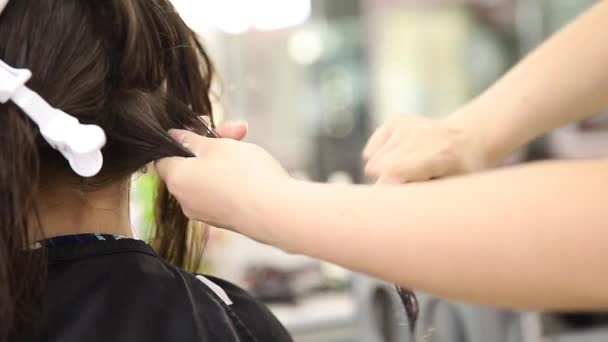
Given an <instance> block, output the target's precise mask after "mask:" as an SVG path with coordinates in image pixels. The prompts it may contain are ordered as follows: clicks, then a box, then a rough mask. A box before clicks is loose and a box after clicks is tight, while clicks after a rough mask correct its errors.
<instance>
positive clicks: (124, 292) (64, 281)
mask: <svg viewBox="0 0 608 342" xmlns="http://www.w3.org/2000/svg"><path fill="white" fill-rule="evenodd" d="M49 263H50V264H49V282H48V290H47V291H46V293H45V296H44V300H43V303H44V304H43V305H42V307H43V310H42V312H43V313H42V314H41V316H42V317H41V318H40V319H37V320H36V321H37V323H38V324H39V326H41V328H40V327H39V329H34V328H29V329H27V330H29V331H24V332H23V333H24V334H21V336H23V337H22V338H20V339H23V340H27V341H32V340H35V341H45V342H47V341H48V342H102V341H103V342H136V341H142V342H241V341H242V342H245V341H247V342H269V341H278V342H283V341H292V339H291V337H290V336H289V334H288V332H287V331H286V330H285V328H284V327H283V326H282V325H281V324H280V323H279V322H278V321H277V319H276V318H275V317H274V316H273V314H272V313H271V312H270V311H269V310H268V309H267V308H266V307H265V306H264V305H263V304H261V303H259V302H258V301H256V300H255V299H253V298H252V297H251V296H249V295H248V294H247V293H245V292H244V291H243V290H241V289H240V288H238V287H236V286H234V285H232V284H230V283H228V282H226V281H222V280H220V279H216V278H211V277H208V279H210V280H211V281H212V282H214V283H215V284H217V285H219V286H220V287H221V288H222V289H223V290H224V291H225V292H226V294H227V295H228V297H229V298H230V299H231V300H232V302H233V304H232V305H230V306H229V305H227V304H225V303H224V302H223V301H222V300H221V299H220V297H219V296H218V295H217V294H216V293H215V292H213V291H212V290H211V289H210V288H209V287H208V286H207V285H205V284H203V283H202V282H201V281H200V280H199V279H197V278H196V277H195V276H193V275H192V274H189V273H187V272H185V271H183V270H181V269H179V268H177V267H175V266H172V265H170V264H168V263H167V262H165V261H163V260H162V259H160V258H159V257H158V256H157V255H156V254H155V253H154V251H153V250H152V248H151V247H150V246H148V245H147V244H145V243H144V242H142V241H138V240H117V241H96V242H87V243H83V244H75V245H69V246H59V247H49ZM33 331H38V332H37V333H36V335H38V337H35V338H32V337H31V336H27V335H30V334H31V333H32V332H33ZM25 336H27V337H25Z"/></svg>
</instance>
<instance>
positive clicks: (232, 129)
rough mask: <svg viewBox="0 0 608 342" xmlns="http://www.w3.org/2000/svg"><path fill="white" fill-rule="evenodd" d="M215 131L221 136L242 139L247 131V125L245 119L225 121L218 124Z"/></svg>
mask: <svg viewBox="0 0 608 342" xmlns="http://www.w3.org/2000/svg"><path fill="white" fill-rule="evenodd" d="M215 131H216V132H217V134H219V136H220V137H222V138H226V139H233V140H243V139H245V137H246V136H247V133H248V132H249V125H248V124H247V122H246V121H234V122H227V123H224V124H222V125H220V126H219V127H218V128H217V129H216V130H215Z"/></svg>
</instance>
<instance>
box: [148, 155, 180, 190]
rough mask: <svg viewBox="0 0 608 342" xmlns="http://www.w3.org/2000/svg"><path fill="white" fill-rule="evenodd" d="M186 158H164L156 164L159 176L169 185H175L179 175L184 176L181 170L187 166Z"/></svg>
mask: <svg viewBox="0 0 608 342" xmlns="http://www.w3.org/2000/svg"><path fill="white" fill-rule="evenodd" d="M186 160H187V159H186V158H178V157H175V158H164V159H160V160H157V161H156V162H155V163H154V168H155V169H156V172H157V173H158V176H159V177H160V178H161V179H162V180H163V181H164V182H165V183H166V184H167V185H169V184H174V183H175V178H176V176H177V175H180V174H182V172H181V171H180V169H182V168H183V167H184V166H185V165H184V163H185V161H186Z"/></svg>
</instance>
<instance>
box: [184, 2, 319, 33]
mask: <svg viewBox="0 0 608 342" xmlns="http://www.w3.org/2000/svg"><path fill="white" fill-rule="evenodd" d="M172 2H173V4H174V5H175V7H176V8H177V10H178V11H179V12H180V14H181V15H182V17H183V18H184V20H185V21H186V22H187V23H188V25H189V26H190V27H192V29H193V30H195V31H197V32H204V31H208V30H209V29H212V28H213V29H216V30H219V31H221V32H224V33H228V34H241V33H244V32H247V31H248V30H250V29H257V30H262V31H270V30H279V29H284V28H288V27H291V26H296V25H299V24H302V23H304V22H305V21H306V20H308V19H309V18H310V16H311V12H312V10H311V8H312V6H311V0H172Z"/></svg>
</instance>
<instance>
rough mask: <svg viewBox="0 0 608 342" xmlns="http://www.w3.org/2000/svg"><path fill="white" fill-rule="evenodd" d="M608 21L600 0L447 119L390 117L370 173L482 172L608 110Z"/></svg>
mask: <svg viewBox="0 0 608 342" xmlns="http://www.w3.org/2000/svg"><path fill="white" fill-rule="evenodd" d="M607 20H608V1H606V0H604V1H600V2H599V3H598V4H596V5H595V6H594V7H593V8H592V9H590V10H589V11H587V13H585V14H584V15H582V16H581V17H580V18H578V19H577V20H576V21H575V22H573V23H572V24H570V25H569V26H567V27H566V28H565V29H564V30H562V31H561V32H559V33H558V34H556V35H555V36H554V37H552V38H551V39H549V40H548V41H547V42H546V43H545V44H543V45H542V46H541V47H540V48H539V49H537V50H536V51H534V52H533V53H532V54H530V55H529V56H528V57H527V58H525V59H524V60H523V61H522V62H520V63H519V64H518V65H517V66H516V67H515V68H513V69H512V70H511V71H510V72H508V73H507V74H506V75H505V76H504V77H503V78H502V79H501V80H499V81H498V82H497V83H496V84H495V85H493V86H492V87H491V88H490V89H488V90H487V91H486V92H484V93H483V94H482V95H481V96H479V97H478V98H476V99H475V100H473V101H472V102H471V103H469V104H468V105H466V106H464V107H463V108H461V109H460V110H458V111H456V112H455V113H454V114H453V115H451V116H449V117H448V118H447V119H444V120H428V119H422V118H417V117H403V118H401V119H398V120H393V121H391V122H389V123H387V124H385V125H384V126H383V127H381V128H380V129H379V130H378V131H377V132H376V133H375V134H374V135H373V137H372V138H371V139H370V142H369V144H368V146H367V148H366V149H365V151H364V157H365V159H366V160H367V162H368V163H367V168H366V171H367V173H368V175H369V176H370V177H372V178H373V179H380V181H381V182H384V183H401V182H412V181H422V180H427V179H431V178H441V177H445V176H450V175H455V174H460V173H469V172H474V171H479V170H481V169H484V168H487V167H491V166H494V165H496V164H497V163H499V162H500V161H502V160H503V159H504V158H506V157H507V156H508V155H509V154H511V153H512V152H514V151H515V150H517V149H518V148H519V147H521V146H523V145H525V144H526V143H528V142H529V141H530V140H532V139H533V138H535V137H537V136H539V135H541V134H542V133H544V132H546V131H548V130H550V129H553V128H556V127H559V126H562V125H564V124H567V123H569V122H574V121H579V120H581V119H584V118H587V117H589V116H590V115H592V114H596V113H598V112H601V111H603V110H606V109H608V62H607V61H608V39H607V38H606V37H607V36H606V34H605V32H606V22H607Z"/></svg>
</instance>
